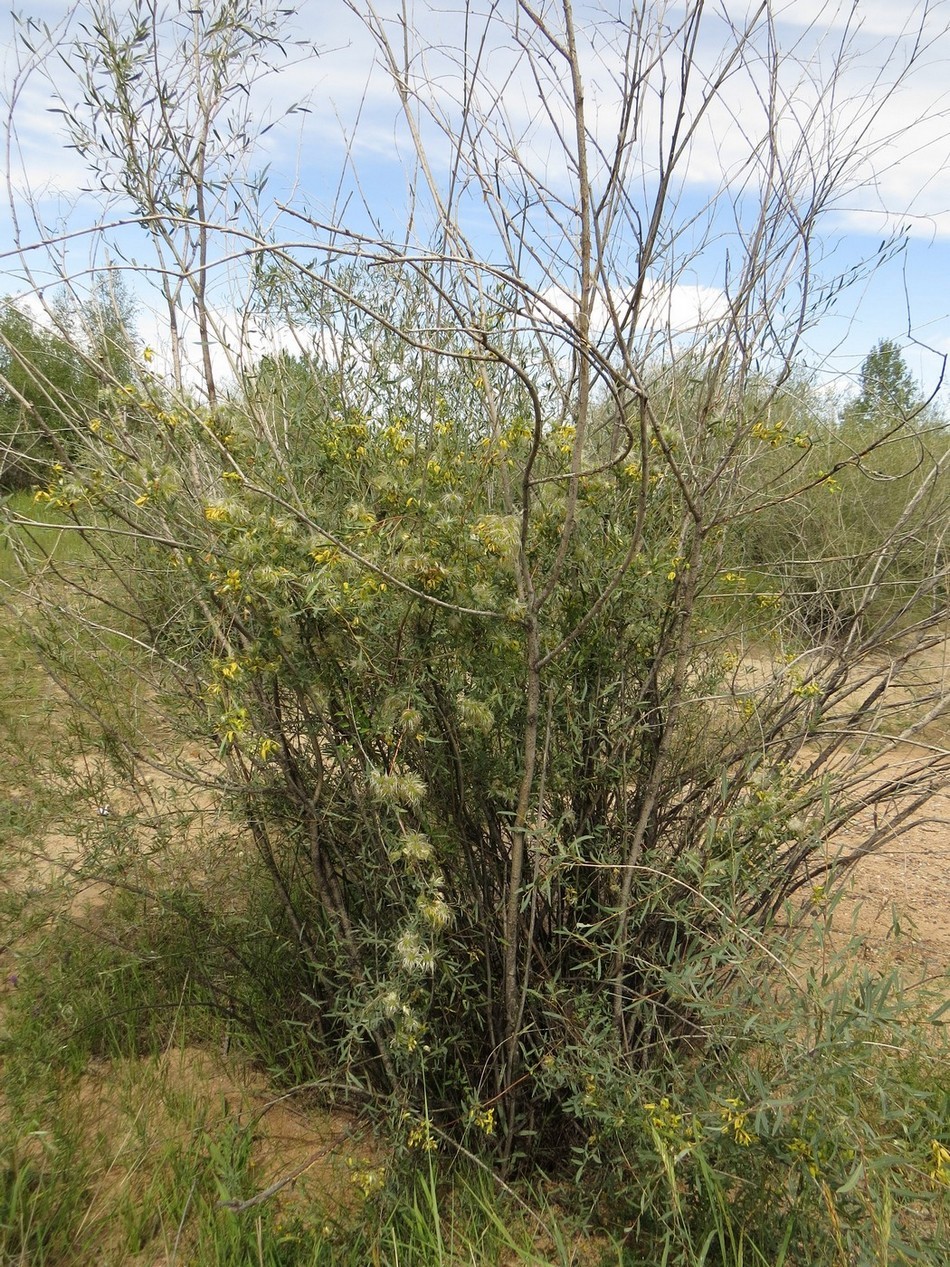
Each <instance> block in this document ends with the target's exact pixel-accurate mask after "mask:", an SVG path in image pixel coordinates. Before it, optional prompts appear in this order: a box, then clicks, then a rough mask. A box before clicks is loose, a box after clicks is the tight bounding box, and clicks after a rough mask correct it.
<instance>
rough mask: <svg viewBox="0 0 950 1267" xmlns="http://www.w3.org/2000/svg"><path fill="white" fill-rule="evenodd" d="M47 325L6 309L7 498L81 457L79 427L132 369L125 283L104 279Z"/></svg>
mask: <svg viewBox="0 0 950 1267" xmlns="http://www.w3.org/2000/svg"><path fill="white" fill-rule="evenodd" d="M51 315H52V318H53V320H52V321H51V323H50V324H48V325H47V324H41V323H40V322H39V321H38V320H36V319H35V318H34V317H32V316H31V315H29V314H28V313H26V312H24V311H22V310H21V309H19V308H17V307H16V306H15V304H13V303H11V302H10V301H9V300H4V301H3V303H2V305H0V492H4V493H6V492H11V491H14V490H16V489H22V488H25V487H29V486H31V485H35V484H38V483H40V482H42V481H44V480H46V479H47V478H48V475H49V471H50V468H51V466H52V465H53V464H55V463H59V464H60V467H62V464H63V463H64V462H66V461H68V460H69V458H70V457H71V456H72V455H73V454H75V452H76V449H77V438H76V419H77V417H79V418H81V417H83V416H84V415H85V416H86V417H90V416H92V415H93V414H94V413H95V410H96V407H97V404H98V401H99V396H100V393H101V392H102V391H103V389H104V387H105V386H106V384H107V383H109V382H111V381H118V382H126V381H127V380H128V378H129V376H130V371H131V366H132V361H133V357H132V347H131V316H132V304H131V301H130V299H129V297H128V295H127V293H126V292H125V291H124V289H123V288H122V286H121V284H120V283H115V282H111V281H109V280H108V279H98V280H97V283H96V285H95V288H94V290H93V293H92V294H91V295H90V296H89V297H88V298H87V299H86V300H84V301H83V302H72V301H67V300H66V299H63V300H61V301H60V302H59V303H57V304H56V305H55V307H54V310H53V313H52V314H51Z"/></svg>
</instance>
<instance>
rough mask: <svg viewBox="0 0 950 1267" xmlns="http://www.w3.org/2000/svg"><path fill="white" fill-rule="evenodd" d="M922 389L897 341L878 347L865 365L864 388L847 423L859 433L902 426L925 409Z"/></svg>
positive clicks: (886, 341) (849, 411) (847, 413)
mask: <svg viewBox="0 0 950 1267" xmlns="http://www.w3.org/2000/svg"><path fill="white" fill-rule="evenodd" d="M921 403H922V402H921V393H920V386H919V384H918V383H917V381H916V380H915V378H914V376H913V375H912V374H911V372H910V370H909V369H908V367H907V362H906V361H905V360H904V356H903V353H902V352H901V349H900V345H899V344H898V343H895V342H894V340H893V339H882V340H881V341H880V343H877V344H875V346H874V347H873V348H872V349H871V351H870V352H869V353H868V354H867V356H866V357H865V358H864V362H863V364H862V365H861V376H860V388H859V391H858V395H857V397H856V399H855V400H853V401H851V402H850V403H849V404H848V406H847V408H846V409H845V413H844V417H845V421H846V422H848V423H850V424H851V425H852V426H854V427H855V428H856V429H858V430H862V429H863V430H866V429H868V428H871V429H873V428H877V429H878V430H883V429H886V428H888V427H893V426H895V425H900V423H901V422H904V421H906V420H908V419H910V418H911V417H913V415H914V413H915V412H916V411H917V410H918V409H919V408H920V406H921Z"/></svg>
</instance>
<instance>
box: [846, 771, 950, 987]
mask: <svg viewBox="0 0 950 1267" xmlns="http://www.w3.org/2000/svg"><path fill="white" fill-rule="evenodd" d="M922 813H924V814H925V815H926V816H925V817H924V818H923V819H922V820H921V821H919V822H917V823H916V824H915V825H914V826H913V827H911V828H910V829H909V830H908V831H907V832H905V833H904V835H902V836H901V837H899V839H897V840H895V841H894V842H893V843H891V844H888V845H886V846H884V848H883V849H881V850H880V851H879V852H877V853H874V854H871V855H869V856H868V857H866V858H862V859H861V861H860V862H859V863H857V864H856V866H855V869H854V872H853V874H852V876H851V877H850V880H849V882H848V884H847V887H846V888H845V891H844V893H843V895H842V899H841V903H840V905H839V907H838V911H837V913H836V919H837V923H838V927H839V928H840V929H842V930H845V929H846V928H849V927H851V926H852V925H853V926H854V928H855V930H856V931H857V932H859V933H861V934H863V935H864V936H865V937H866V947H865V950H866V954H867V955H868V957H869V958H875V959H890V960H893V962H895V963H897V964H901V965H903V966H905V967H906V968H907V969H909V970H912V971H914V970H917V969H920V970H921V971H922V972H923V973H925V974H926V975H936V974H939V973H944V972H947V971H948V969H950V791H948V790H947V789H944V790H943V791H942V792H939V793H937V794H936V795H935V796H934V797H933V798H932V800H931V802H930V804H929V805H928V806H927V807H926V809H925V810H924V811H922ZM871 826H872V823H871V815H870V814H868V815H867V816H866V818H865V820H864V821H862V819H861V818H860V817H859V818H857V819H856V820H855V822H854V824H853V827H852V834H853V836H854V838H855V839H863V838H864V835H865V833H866V831H867V829H868V828H870V827H871ZM898 929H899V930H900V931H899V933H898V931H897V930H898Z"/></svg>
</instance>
